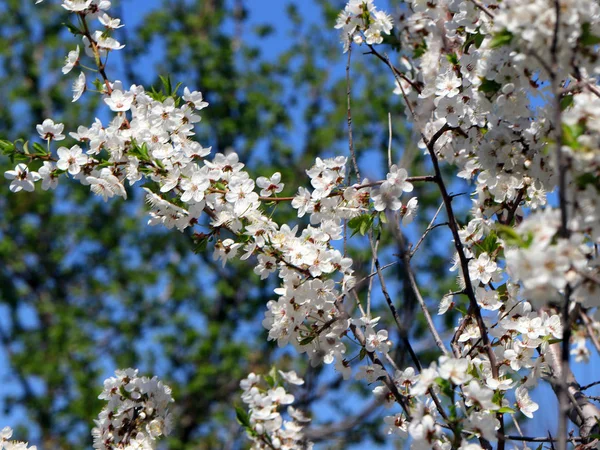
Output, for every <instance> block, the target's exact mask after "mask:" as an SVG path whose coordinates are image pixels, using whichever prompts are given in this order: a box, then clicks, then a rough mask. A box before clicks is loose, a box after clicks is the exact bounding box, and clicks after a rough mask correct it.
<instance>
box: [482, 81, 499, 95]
mask: <svg viewBox="0 0 600 450" xmlns="http://www.w3.org/2000/svg"><path fill="white" fill-rule="evenodd" d="M501 88H502V85H501V84H500V83H498V82H497V81H494V80H488V79H487V78H483V79H482V80H481V84H480V85H479V89H478V90H479V91H480V92H484V93H486V94H495V93H496V92H498V91H499V90H500V89H501Z"/></svg>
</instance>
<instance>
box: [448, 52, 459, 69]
mask: <svg viewBox="0 0 600 450" xmlns="http://www.w3.org/2000/svg"><path fill="white" fill-rule="evenodd" d="M446 59H447V60H448V62H449V63H450V64H452V65H453V66H457V65H458V56H456V53H448V54H447V55H446Z"/></svg>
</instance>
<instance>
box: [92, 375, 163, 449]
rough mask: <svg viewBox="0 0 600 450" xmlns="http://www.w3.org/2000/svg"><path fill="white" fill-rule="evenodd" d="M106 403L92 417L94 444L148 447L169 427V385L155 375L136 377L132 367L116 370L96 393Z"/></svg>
mask: <svg viewBox="0 0 600 450" xmlns="http://www.w3.org/2000/svg"><path fill="white" fill-rule="evenodd" d="M98 398H100V399H102V400H106V401H107V402H108V404H107V405H106V407H105V408H104V409H102V411H101V412H100V415H99V416H98V419H97V420H95V423H96V427H95V428H94V429H93V430H92V436H93V437H94V448H96V449H101V450H114V449H126V450H134V449H140V450H151V449H153V448H155V442H156V440H157V439H158V438H159V437H161V436H167V435H168V434H169V433H170V431H171V428H172V419H171V413H170V411H169V405H170V404H171V403H172V402H173V397H172V396H171V388H169V387H168V386H166V385H164V384H163V382H162V381H160V380H159V379H158V378H157V377H153V378H147V377H138V371H137V370H134V369H125V370H117V371H116V372H115V376H114V377H110V378H108V379H106V380H105V381H104V390H103V391H102V393H101V394H100V395H99V396H98Z"/></svg>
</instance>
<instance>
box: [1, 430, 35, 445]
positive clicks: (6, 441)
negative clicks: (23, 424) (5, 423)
mask: <svg viewBox="0 0 600 450" xmlns="http://www.w3.org/2000/svg"><path fill="white" fill-rule="evenodd" d="M12 434H13V430H12V429H11V428H10V427H4V428H3V429H2V430H0V450H37V447H36V446H35V445H32V446H31V447H29V445H28V444H27V442H19V441H11V440H10V438H11V437H12Z"/></svg>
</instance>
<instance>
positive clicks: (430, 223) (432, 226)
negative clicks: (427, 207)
mask: <svg viewBox="0 0 600 450" xmlns="http://www.w3.org/2000/svg"><path fill="white" fill-rule="evenodd" d="M443 207H444V202H442V203H440V206H439V208H438V209H437V211H436V212H435V214H434V215H433V219H431V222H429V226H428V227H427V229H426V230H425V232H424V233H423V235H422V236H421V237H420V239H419V241H418V242H417V243H416V245H415V246H414V248H413V249H412V250H411V251H410V258H411V259H412V257H413V256H414V254H415V253H416V251H417V250H418V249H419V246H420V245H421V242H423V241H424V240H425V237H426V236H427V235H428V234H429V232H430V231H431V230H433V229H434V228H436V227H437V226H440V225H443V224H437V225H435V226H434V225H433V222H435V219H437V216H438V215H439V213H440V211H441V210H442V208H443Z"/></svg>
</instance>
